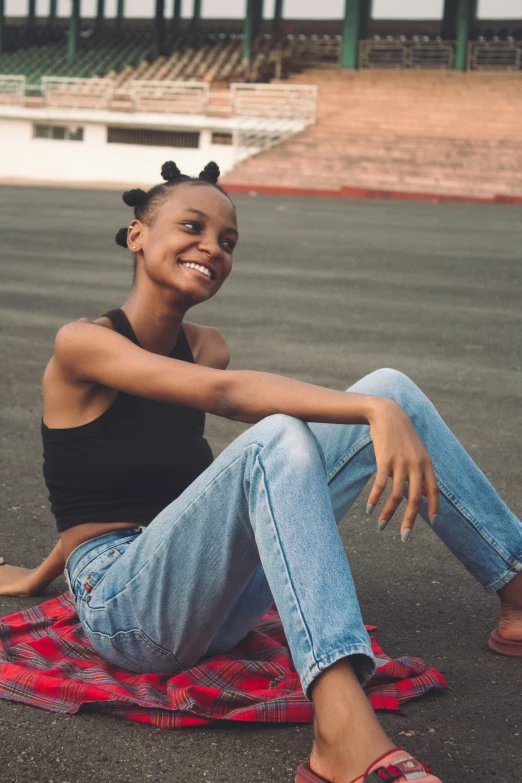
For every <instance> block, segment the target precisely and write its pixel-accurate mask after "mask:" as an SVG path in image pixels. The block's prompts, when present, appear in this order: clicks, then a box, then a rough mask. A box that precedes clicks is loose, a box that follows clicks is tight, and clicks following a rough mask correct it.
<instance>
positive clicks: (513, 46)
mask: <svg viewBox="0 0 522 783" xmlns="http://www.w3.org/2000/svg"><path fill="white" fill-rule="evenodd" d="M468 68H469V69H470V70H473V71H519V70H520V69H521V68H522V41H472V42H471V43H470V44H469V46H468Z"/></svg>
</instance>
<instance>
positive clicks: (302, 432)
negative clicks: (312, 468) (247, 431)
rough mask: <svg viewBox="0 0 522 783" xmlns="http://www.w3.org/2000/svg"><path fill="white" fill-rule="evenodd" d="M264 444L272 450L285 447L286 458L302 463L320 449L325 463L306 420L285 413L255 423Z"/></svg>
mask: <svg viewBox="0 0 522 783" xmlns="http://www.w3.org/2000/svg"><path fill="white" fill-rule="evenodd" d="M255 427H256V429H257V430H258V433H259V435H260V437H261V440H262V442H263V445H264V446H265V447H266V448H267V449H268V450H270V449H271V448H273V447H274V446H281V447H282V448H283V449H284V452H285V456H286V458H287V459H288V460H289V461H291V462H293V463H294V464H295V463H296V462H298V463H301V462H302V461H303V460H304V459H306V457H307V456H308V455H311V454H314V455H315V453H316V452H317V451H319V454H320V457H321V460H322V461H323V463H324V455H323V452H322V449H321V447H320V445H319V443H318V441H317V438H316V437H315V435H314V434H313V432H312V430H311V429H310V427H309V426H308V424H307V422H306V421H303V420H302V419H298V418H296V417H295V416H288V415H287V414H285V413H274V414H272V415H271V416H267V417H266V418H264V419H262V420H261V421H260V422H258V424H256V425H255Z"/></svg>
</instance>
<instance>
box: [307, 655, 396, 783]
mask: <svg viewBox="0 0 522 783" xmlns="http://www.w3.org/2000/svg"><path fill="white" fill-rule="evenodd" d="M312 698H313V703H314V735H315V738H314V745H313V749H312V754H311V757H310V767H311V769H312V771H313V772H315V774H316V775H320V776H321V777H323V778H325V779H326V780H328V781H331V783H351V781H352V780H354V778H357V777H359V776H360V775H362V774H363V773H364V771H365V770H366V769H367V768H368V767H369V766H370V764H372V763H373V762H374V761H375V759H376V758H378V757H379V756H381V755H382V754H383V753H386V751H388V750H392V749H393V748H394V747H395V745H394V744H393V742H392V741H391V740H390V739H389V738H388V737H387V736H386V734H385V733H384V731H383V730H382V728H381V727H380V725H379V722H378V720H377V718H376V716H375V713H374V711H373V708H372V706H371V704H370V702H369V701H368V698H367V696H366V694H365V693H364V691H363V689H362V688H361V686H360V684H359V682H358V680H357V677H356V676H355V674H354V671H353V669H352V667H351V665H350V662H349V659H347V658H343V659H342V660H340V661H337V663H334V664H332V666H330V667H328V669H326V671H325V672H323V674H321V675H320V677H318V678H317V680H316V681H315V682H314V684H313V686H312Z"/></svg>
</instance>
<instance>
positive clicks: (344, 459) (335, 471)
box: [327, 435, 372, 484]
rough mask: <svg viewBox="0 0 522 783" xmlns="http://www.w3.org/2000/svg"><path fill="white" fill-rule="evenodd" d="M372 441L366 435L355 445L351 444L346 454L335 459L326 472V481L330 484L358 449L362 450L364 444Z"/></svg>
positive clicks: (366, 444)
mask: <svg viewBox="0 0 522 783" xmlns="http://www.w3.org/2000/svg"><path fill="white" fill-rule="evenodd" d="M370 443H372V439H371V437H370V436H369V435H368V436H367V437H366V438H364V439H363V440H360V441H358V442H357V443H356V444H355V446H352V448H351V450H350V451H349V452H348V453H347V454H343V456H342V457H341V459H339V460H337V462H336V463H335V465H334V466H333V468H332V469H331V470H330V471H329V472H328V475H327V481H328V484H330V482H331V481H333V479H334V478H335V477H336V476H337V474H338V473H340V472H341V470H342V469H343V468H344V467H345V465H346V464H347V463H348V462H349V461H350V460H351V459H352V457H354V456H355V455H356V454H357V453H358V452H359V451H362V450H363V449H364V448H366V446H369V445H370Z"/></svg>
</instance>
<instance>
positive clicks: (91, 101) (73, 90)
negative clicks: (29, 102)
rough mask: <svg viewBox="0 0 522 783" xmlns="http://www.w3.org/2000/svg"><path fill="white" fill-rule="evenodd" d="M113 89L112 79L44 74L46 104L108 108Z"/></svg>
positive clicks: (83, 107)
mask: <svg viewBox="0 0 522 783" xmlns="http://www.w3.org/2000/svg"><path fill="white" fill-rule="evenodd" d="M113 89H114V81H113V80H112V79H97V78H92V79H80V78H72V77H68V76H67V77H66V76H42V95H43V99H44V104H45V106H61V107H63V108H67V109H107V108H109V104H110V101H111V98H112V93H113Z"/></svg>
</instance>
